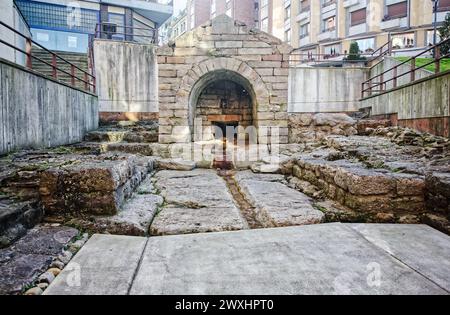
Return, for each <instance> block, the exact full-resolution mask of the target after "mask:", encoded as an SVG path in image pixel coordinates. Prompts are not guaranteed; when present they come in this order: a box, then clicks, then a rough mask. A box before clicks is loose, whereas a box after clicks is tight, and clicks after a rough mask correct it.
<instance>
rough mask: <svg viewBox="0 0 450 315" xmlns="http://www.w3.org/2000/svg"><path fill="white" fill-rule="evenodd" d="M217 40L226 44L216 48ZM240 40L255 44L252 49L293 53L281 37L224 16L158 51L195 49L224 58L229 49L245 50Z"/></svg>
mask: <svg viewBox="0 0 450 315" xmlns="http://www.w3.org/2000/svg"><path fill="white" fill-rule="evenodd" d="M217 41H223V42H224V43H223V44H219V45H216V46H215V45H214V42H217ZM239 41H247V42H252V43H253V44H252V43H250V44H248V45H247V46H249V47H247V48H252V46H253V47H254V48H261V47H265V48H273V49H274V53H280V54H289V53H290V52H291V51H292V50H293V48H292V46H290V45H288V44H286V43H283V42H282V41H281V40H280V39H279V38H277V37H275V36H273V35H271V34H268V33H266V32H263V31H261V30H259V29H255V28H249V27H248V26H247V25H246V24H245V23H243V22H240V21H237V20H234V19H232V18H231V17H229V16H228V15H226V14H222V15H219V16H217V17H215V18H214V19H212V20H209V21H207V22H205V23H204V24H202V25H200V26H198V27H197V28H195V29H193V30H191V31H189V32H186V33H185V34H183V35H182V36H180V37H178V38H177V39H176V40H175V41H173V42H171V43H169V44H167V45H165V46H162V47H160V48H159V51H160V52H164V51H168V50H170V49H174V48H196V49H199V50H201V51H203V52H204V53H205V54H210V55H211V56H214V55H216V56H224V55H227V53H228V52H231V51H227V50H226V49H236V48H242V47H241V46H237V45H239V44H238V42H239ZM233 45H234V46H233ZM198 53H201V52H200V51H199V52H198Z"/></svg>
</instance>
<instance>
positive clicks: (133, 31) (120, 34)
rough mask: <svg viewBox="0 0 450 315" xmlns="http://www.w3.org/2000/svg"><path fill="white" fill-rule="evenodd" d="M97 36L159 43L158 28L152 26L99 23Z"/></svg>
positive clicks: (96, 28) (96, 30) (96, 31)
mask: <svg viewBox="0 0 450 315" xmlns="http://www.w3.org/2000/svg"><path fill="white" fill-rule="evenodd" d="M95 38H104V39H109V40H118V41H131V42H139V43H148V44H155V43H157V30H156V29H154V28H152V27H133V26H124V25H117V24H113V23H98V24H97V25H96V27H95Z"/></svg>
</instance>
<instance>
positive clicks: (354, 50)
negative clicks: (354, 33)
mask: <svg viewBox="0 0 450 315" xmlns="http://www.w3.org/2000/svg"><path fill="white" fill-rule="evenodd" d="M345 60H350V61H359V60H366V58H365V57H362V56H361V54H360V53H359V45H358V43H357V42H352V43H351V44H350V52H349V55H348V56H347V57H346V58H345Z"/></svg>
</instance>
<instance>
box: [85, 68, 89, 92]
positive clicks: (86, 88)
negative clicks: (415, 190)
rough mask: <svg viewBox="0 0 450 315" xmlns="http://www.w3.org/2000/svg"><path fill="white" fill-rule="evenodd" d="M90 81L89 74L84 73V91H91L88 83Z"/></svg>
mask: <svg viewBox="0 0 450 315" xmlns="http://www.w3.org/2000/svg"><path fill="white" fill-rule="evenodd" d="M88 80H89V78H88V74H87V72H85V73H84V89H85V90H86V91H88V89H89V84H88V83H89V82H88Z"/></svg>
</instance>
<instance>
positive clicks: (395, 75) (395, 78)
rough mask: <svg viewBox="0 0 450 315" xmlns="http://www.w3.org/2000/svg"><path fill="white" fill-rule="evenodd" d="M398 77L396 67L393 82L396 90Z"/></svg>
mask: <svg viewBox="0 0 450 315" xmlns="http://www.w3.org/2000/svg"><path fill="white" fill-rule="evenodd" d="M397 76H398V70H397V66H395V67H394V78H393V79H394V80H393V81H392V82H393V83H392V84H393V85H394V88H396V87H397Z"/></svg>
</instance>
